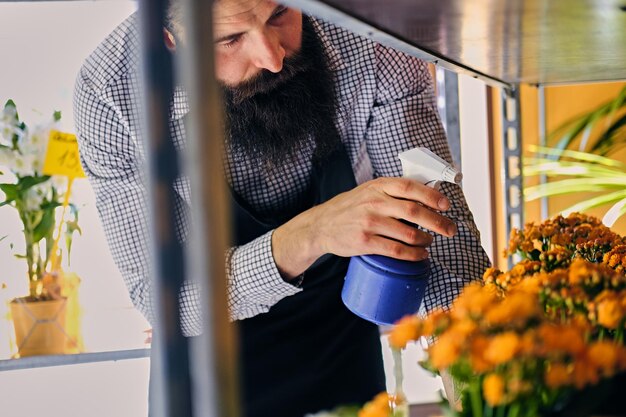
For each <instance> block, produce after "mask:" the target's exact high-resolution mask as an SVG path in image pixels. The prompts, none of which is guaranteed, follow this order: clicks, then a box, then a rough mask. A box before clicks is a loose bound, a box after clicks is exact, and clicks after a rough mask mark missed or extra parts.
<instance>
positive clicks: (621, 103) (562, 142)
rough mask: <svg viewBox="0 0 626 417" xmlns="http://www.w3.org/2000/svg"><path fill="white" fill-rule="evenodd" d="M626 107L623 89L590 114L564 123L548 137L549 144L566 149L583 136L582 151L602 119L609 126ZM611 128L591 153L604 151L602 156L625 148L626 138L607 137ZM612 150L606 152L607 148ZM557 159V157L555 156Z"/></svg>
mask: <svg viewBox="0 0 626 417" xmlns="http://www.w3.org/2000/svg"><path fill="white" fill-rule="evenodd" d="M625 106H626V88H624V89H622V90H621V91H620V93H619V94H618V95H617V96H616V97H615V98H614V99H612V100H610V101H608V102H606V103H604V104H602V105H600V106H598V107H596V108H595V109H593V110H591V111H590V112H588V113H586V114H583V115H582V116H577V117H575V118H573V119H570V120H568V121H567V122H565V123H563V124H562V125H561V126H559V127H558V128H557V129H555V130H554V131H553V132H551V133H550V134H549V135H548V143H552V144H555V145H554V146H555V147H556V148H557V149H566V148H568V147H570V146H571V144H572V142H574V140H575V139H576V138H577V137H578V136H579V135H581V134H582V135H583V137H582V140H581V144H580V145H581V150H584V149H585V148H586V147H587V141H588V139H589V135H590V134H591V131H592V130H593V128H594V127H595V126H596V125H597V123H598V122H599V121H600V120H601V119H603V118H604V119H606V120H607V125H610V124H611V121H612V119H613V116H614V115H615V114H616V113H617V111H619V109H621V108H623V107H625ZM608 129H609V128H606V129H605V130H604V132H603V133H602V134H601V135H600V139H598V140H597V141H596V142H595V143H594V144H593V145H592V146H591V151H592V152H594V153H599V152H598V151H597V150H598V149H602V150H603V152H602V154H603V155H605V154H606V153H608V152H610V151H612V150H613V149H612V148H613V147H614V146H623V145H624V144H625V142H626V137H615V136H613V135H606V132H607V130H608ZM607 146H608V148H609V149H610V150H606V149H605V147H607ZM555 158H557V156H556V155H555Z"/></svg>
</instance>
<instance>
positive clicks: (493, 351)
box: [485, 332, 520, 365]
mask: <svg viewBox="0 0 626 417" xmlns="http://www.w3.org/2000/svg"><path fill="white" fill-rule="evenodd" d="M519 348H520V338H519V336H518V335H517V334H516V333H513V332H505V333H502V334H499V335H496V336H494V337H493V338H492V339H491V341H490V342H489V346H487V350H486V351H485V359H486V360H488V361H489V362H491V363H493V364H494V365H499V364H501V363H504V362H508V361H510V360H511V359H513V357H514V356H515V354H516V353H517V351H518V350H519Z"/></svg>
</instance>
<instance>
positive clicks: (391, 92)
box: [366, 45, 489, 311]
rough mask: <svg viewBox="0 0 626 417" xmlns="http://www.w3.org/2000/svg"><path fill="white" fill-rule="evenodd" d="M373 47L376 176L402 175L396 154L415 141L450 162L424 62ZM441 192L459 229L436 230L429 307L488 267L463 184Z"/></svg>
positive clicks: (371, 144) (369, 137) (448, 299)
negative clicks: (441, 232) (452, 231)
mask: <svg viewBox="0 0 626 417" xmlns="http://www.w3.org/2000/svg"><path fill="white" fill-rule="evenodd" d="M376 48H377V50H376V58H377V61H376V82H377V90H376V97H375V99H374V104H373V108H372V112H371V117H370V120H369V124H368V129H367V133H366V145H367V151H368V155H369V158H370V160H371V162H372V168H373V169H374V176H375V177H381V176H401V175H402V166H401V163H400V160H399V159H398V157H397V155H398V154H399V153H400V152H403V151H406V150H408V149H412V148H415V147H418V146H423V147H426V148H428V149H430V150H431V151H433V152H434V153H436V154H437V155H439V156H440V157H442V158H444V159H445V160H447V161H448V162H451V161H452V157H451V155H450V150H449V147H448V143H447V140H446V136H445V132H444V130H443V126H442V124H441V121H440V118H439V114H438V112H437V107H436V101H435V97H434V93H433V85H432V79H431V76H430V72H429V70H428V66H427V64H426V63H424V62H423V61H421V60H419V59H416V58H413V57H410V56H408V55H405V54H403V53H401V52H398V51H395V50H393V49H390V48H386V47H383V46H381V45H377V46H376ZM440 191H441V192H442V193H443V194H445V195H446V196H447V197H448V198H449V199H450V203H451V206H450V209H449V210H448V211H446V212H445V215H446V216H448V217H450V218H451V219H452V220H453V221H454V222H455V223H456V225H457V228H458V233H457V235H456V236H454V237H452V238H448V237H445V236H441V235H438V234H435V235H434V240H433V243H432V246H431V247H430V255H431V256H430V259H431V276H430V282H429V284H428V287H427V289H426V295H425V299H424V306H425V308H426V310H427V311H431V310H433V309H435V308H437V307H443V308H446V307H448V306H449V305H450V304H451V303H452V301H453V300H454V298H456V296H457V295H458V294H459V293H460V291H461V290H462V288H463V287H464V286H465V285H466V284H468V283H469V282H471V281H473V280H479V279H480V278H481V277H482V274H483V272H484V270H485V269H486V268H487V267H488V266H489V258H488V257H487V254H486V253H485V251H484V250H483V248H482V246H481V244H480V233H479V231H478V229H477V228H476V225H475V223H474V218H473V216H472V213H471V212H470V210H469V207H468V206H467V203H466V201H465V197H464V195H463V191H462V189H461V187H459V186H458V185H455V184H451V183H442V185H441V188H440ZM431 234H432V232H431Z"/></svg>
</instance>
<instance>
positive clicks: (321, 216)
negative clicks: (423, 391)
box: [75, 0, 488, 417]
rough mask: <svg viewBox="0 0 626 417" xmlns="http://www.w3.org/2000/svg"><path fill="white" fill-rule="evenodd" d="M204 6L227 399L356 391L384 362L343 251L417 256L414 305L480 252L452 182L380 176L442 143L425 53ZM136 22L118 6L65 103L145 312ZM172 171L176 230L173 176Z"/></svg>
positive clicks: (317, 401) (469, 267)
mask: <svg viewBox="0 0 626 417" xmlns="http://www.w3.org/2000/svg"><path fill="white" fill-rule="evenodd" d="M214 10H215V12H214V38H215V44H214V45H212V46H207V47H213V48H214V53H215V65H216V67H215V72H216V78H217V80H218V81H219V82H220V84H221V86H222V89H223V93H224V106H225V113H226V126H225V129H226V132H225V133H226V135H225V136H226V142H225V150H226V152H225V163H224V166H225V170H224V171H225V177H226V179H227V181H228V184H229V186H230V190H231V193H230V196H229V198H230V199H231V206H232V210H233V218H234V219H235V222H234V223H235V224H234V239H235V242H233V246H232V247H231V249H230V250H229V252H228V254H227V256H226V265H227V273H228V285H229V288H228V298H229V299H228V301H229V308H230V316H231V319H232V320H235V321H237V324H238V328H239V330H240V338H241V343H240V345H241V354H240V355H241V368H242V390H243V400H244V412H245V415H246V416H248V417H257V416H258V417H262V416H272V417H281V416H285V417H301V416H303V415H304V414H306V413H309V412H317V411H320V410H323V409H329V408H332V407H334V406H336V405H340V404H350V403H363V402H365V401H368V400H369V399H371V398H372V397H373V396H374V395H375V394H376V393H378V392H380V391H382V390H384V389H385V379H384V372H383V366H382V356H381V345H380V336H379V330H378V328H377V326H375V325H373V324H371V323H369V322H366V321H364V320H362V319H360V318H359V317H357V316H355V315H354V314H352V313H351V312H350V311H349V310H347V309H346V308H345V307H344V305H343V303H342V302H341V298H340V292H341V288H342V284H343V277H344V276H345V272H346V269H347V263H348V260H349V257H351V256H355V255H363V254H378V255H386V256H391V257H394V258H398V259H404V260H412V261H415V260H423V259H425V258H426V257H430V260H431V269H432V271H431V278H430V284H429V287H428V289H427V291H426V296H425V302H424V304H425V307H426V309H427V310H430V309H433V308H435V307H438V306H446V305H448V304H449V303H450V302H451V301H452V300H453V299H454V297H455V296H456V295H457V294H458V293H459V291H460V290H461V289H462V287H463V286H464V285H465V284H467V283H468V282H470V280H472V279H478V278H479V277H481V276H482V272H483V271H484V269H485V268H486V267H487V266H488V259H487V256H486V255H485V253H484V251H483V250H482V248H481V246H480V240H479V233H478V231H477V229H476V227H475V225H474V221H473V218H472V215H471V213H470V211H469V209H468V207H467V205H466V203H465V199H464V197H463V194H462V191H461V189H460V188H459V187H458V186H456V185H452V184H445V185H444V186H443V187H442V189H441V192H440V191H437V190H434V189H431V188H429V187H426V186H424V185H422V184H419V183H417V182H415V181H412V180H408V179H404V178H397V177H399V176H400V175H401V174H402V170H401V166H400V162H399V160H398V159H397V155H398V153H400V152H403V151H405V150H408V149H411V148H414V147H417V146H425V147H428V148H429V149H431V150H432V151H433V152H435V153H437V154H438V155H440V156H441V157H443V158H445V159H447V160H448V161H449V160H450V159H451V158H450V153H449V150H448V147H447V143H446V139H445V135H444V131H443V129H442V126H441V122H440V120H439V117H438V114H437V109H436V105H435V100H434V97H433V89H432V81H431V78H430V73H429V71H428V68H427V65H426V64H425V63H423V62H421V61H419V60H417V59H415V58H412V57H409V56H407V55H404V54H402V53H400V52H397V51H395V50H392V49H389V48H386V47H384V46H382V45H379V44H377V43H375V42H372V41H369V40H367V39H364V38H362V37H359V36H356V35H354V34H352V33H350V32H348V31H345V30H343V29H341V28H338V27H336V26H333V25H331V24H329V23H325V22H322V21H319V20H316V19H314V18H312V17H310V16H305V15H303V14H302V13H301V12H300V11H298V10H295V9H291V8H287V7H284V6H282V5H279V4H277V3H275V2H272V1H269V0H218V1H217V2H216V3H215V9H214ZM181 14H182V13H181V10H180V5H179V4H178V2H177V1H173V2H172V5H171V7H170V11H169V14H168V16H169V17H168V24H167V27H166V28H165V29H164V35H165V36H164V41H165V43H166V45H167V47H168V48H169V49H170V50H171V51H172V52H173V53H174V54H176V53H177V51H178V50H179V49H180V48H184V47H185V30H184V26H183V25H182V24H181V21H182V17H181ZM137 24H138V22H137V17H136V16H135V15H133V16H131V17H130V18H128V19H127V20H126V21H125V22H123V23H122V24H121V25H120V26H119V27H118V28H117V29H116V30H115V31H114V32H113V33H112V34H111V35H110V36H109V37H107V39H105V41H104V42H103V43H102V44H101V45H100V46H99V47H98V49H97V50H96V51H95V52H94V53H93V54H92V55H91V56H90V57H89V58H88V59H87V61H86V63H85V64H84V66H83V68H82V69H81V72H80V74H79V76H78V80H77V84H76V90H75V113H76V121H77V126H76V127H77V133H78V137H79V144H80V148H81V156H82V162H83V166H84V169H85V172H86V173H87V175H88V176H89V178H90V181H91V183H92V185H93V187H94V190H95V192H96V196H97V205H98V209H99V212H100V215H101V219H102V223H103V226H104V230H105V233H106V235H107V238H108V241H109V246H110V248H111V252H112V254H113V257H114V259H115V261H116V263H117V266H118V268H119V270H120V271H121V273H122V275H123V277H124V280H125V282H126V284H127V286H128V289H129V292H130V296H131V299H132V300H133V302H134V304H135V305H136V307H137V308H138V309H139V310H141V311H142V313H143V314H144V315H145V316H146V317H147V318H148V320H150V321H152V317H153V315H152V308H153V306H152V304H151V300H150V290H149V288H150V280H149V277H148V275H147V271H148V264H147V259H148V254H147V248H146V244H145V239H146V236H147V233H146V224H145V218H146V216H145V213H146V207H145V201H146V198H145V185H144V184H143V183H142V180H141V177H142V176H141V170H142V166H143V164H144V160H143V153H142V151H141V149H142V147H143V145H142V141H143V140H144V138H142V137H141V134H140V132H139V130H138V126H139V121H140V120H141V116H140V114H139V113H138V109H139V106H138V104H139V103H140V97H139V94H138V93H137V91H138V90H139V87H138V86H139V82H138V81H139V77H140V74H139V67H138V57H139V55H140V51H139V47H138V30H137ZM188 111H189V109H188V106H187V102H186V98H185V94H184V91H183V90H182V88H177V89H176V92H175V96H174V100H173V105H172V110H171V118H170V127H171V133H172V136H173V138H174V140H175V143H176V145H177V146H178V147H179V148H180V149H182V148H184V147H185V129H184V120H185V116H186V114H187V113H188ZM175 188H176V191H177V192H178V194H177V195H178V200H177V201H176V207H177V209H178V212H179V214H180V215H179V219H180V224H179V225H178V229H179V231H180V238H181V239H186V235H187V231H188V225H187V220H186V219H187V217H186V215H185V211H186V209H187V204H188V203H189V198H190V196H189V190H188V184H187V181H186V180H185V179H184V178H181V180H180V181H179V182H178V183H177V185H176V187H175ZM444 214H445V215H444ZM408 223H413V224H415V225H419V226H420V227H419V228H416V227H413V226H411V225H409V224H408ZM429 231H430V232H429ZM180 298H181V300H182V307H181V317H182V323H181V326H182V328H183V331H184V333H185V334H186V335H189V336H192V335H196V334H198V332H199V331H200V328H201V326H200V324H199V323H200V319H199V308H198V297H197V292H196V290H195V289H194V287H193V286H192V285H191V284H190V285H188V286H186V287H185V288H183V290H182V292H181V297H180Z"/></svg>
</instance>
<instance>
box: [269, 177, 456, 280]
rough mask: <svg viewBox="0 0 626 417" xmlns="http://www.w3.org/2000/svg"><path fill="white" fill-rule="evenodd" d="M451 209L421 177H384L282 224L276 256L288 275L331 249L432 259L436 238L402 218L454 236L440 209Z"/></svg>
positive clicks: (275, 243) (276, 240)
mask: <svg viewBox="0 0 626 417" xmlns="http://www.w3.org/2000/svg"><path fill="white" fill-rule="evenodd" d="M449 208H450V202H449V201H448V199H447V198H446V197H445V196H444V195H443V194H441V193H440V192H438V191H437V190H434V189H432V188H430V187H427V186H425V185H423V184H420V183H419V182H417V181H414V180H410V179H408V178H378V179H375V180H372V181H368V182H366V183H364V184H361V185H360V186H358V187H356V188H354V189H353V190H350V191H347V192H345V193H341V194H339V195H337V196H335V197H334V198H333V199H331V200H329V201H327V202H325V203H323V204H320V205H318V206H315V207H313V208H311V209H309V210H306V211H304V212H303V213H301V214H299V215H298V216H296V217H294V218H293V219H291V220H290V221H288V222H287V223H285V224H283V225H282V226H280V227H278V228H277V229H276V230H274V233H273V235H272V254H273V256H274V260H275V262H276V265H277V267H278V270H279V271H280V272H281V274H282V275H283V277H284V278H285V279H290V278H293V277H295V276H298V275H299V274H301V273H302V272H304V271H305V270H306V269H307V268H308V267H309V266H310V265H311V264H312V263H313V262H315V260H316V259H317V258H319V257H320V256H322V255H324V254H326V253H332V254H335V255H339V256H346V257H348V256H355V255H366V254H368V255H369V254H375V255H385V256H390V257H392V258H397V259H404V260H409V261H418V260H422V259H425V258H427V257H428V250H427V248H428V246H430V244H431V243H432V236H431V235H430V234H428V233H425V232H423V231H421V230H419V229H417V228H415V227H412V226H410V225H407V224H405V223H403V222H402V221H401V220H405V221H408V222H410V223H414V224H418V225H420V226H422V227H424V228H426V229H429V230H432V231H433V232H435V233H439V234H441V235H444V236H448V237H451V236H454V235H455V234H456V232H457V228H456V225H455V224H454V223H453V222H452V221H451V220H450V219H448V218H447V217H445V216H442V215H441V214H439V213H437V212H436V211H435V210H438V211H446V210H448V209H449Z"/></svg>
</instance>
